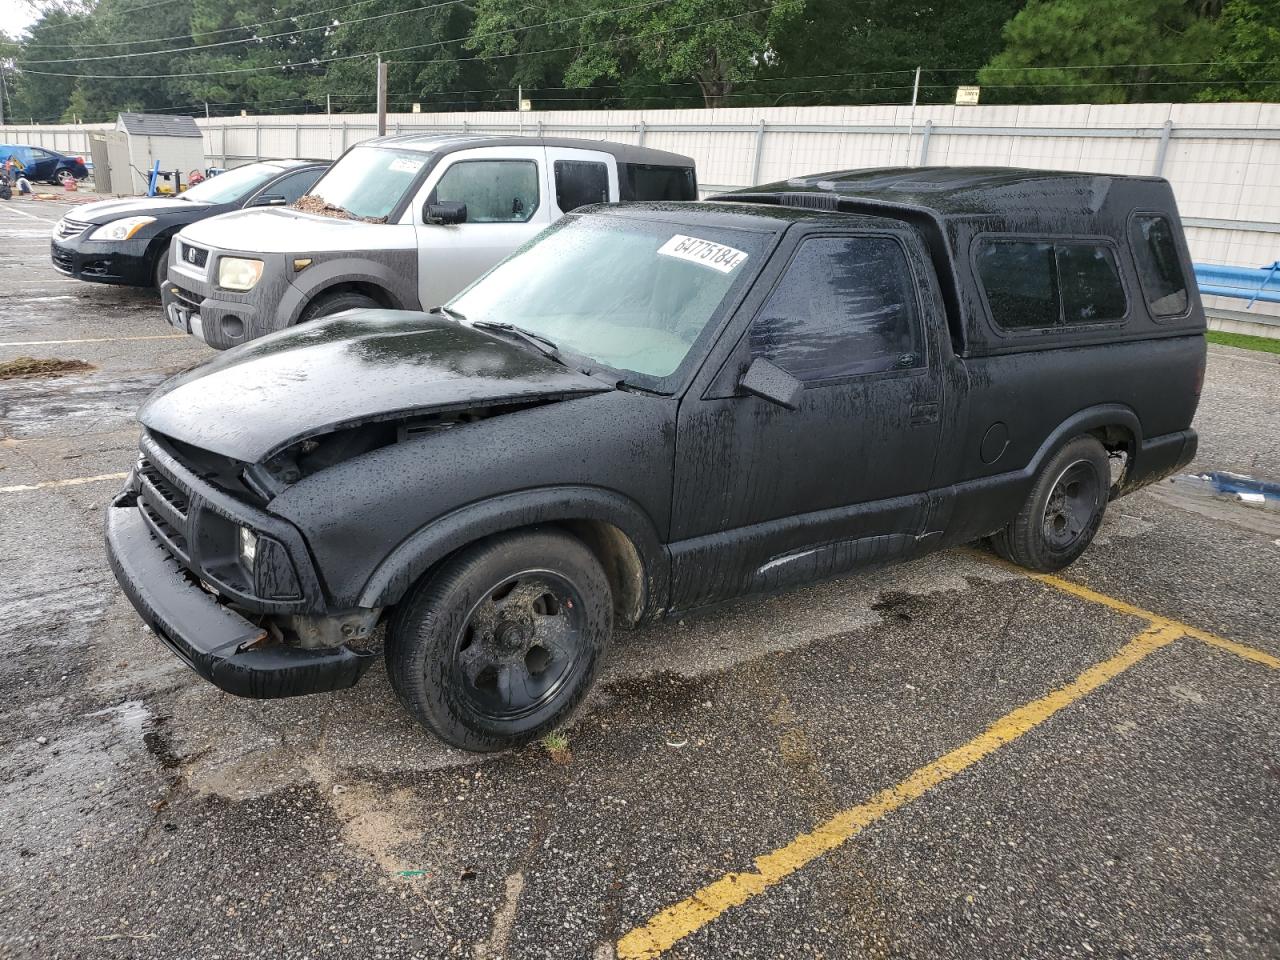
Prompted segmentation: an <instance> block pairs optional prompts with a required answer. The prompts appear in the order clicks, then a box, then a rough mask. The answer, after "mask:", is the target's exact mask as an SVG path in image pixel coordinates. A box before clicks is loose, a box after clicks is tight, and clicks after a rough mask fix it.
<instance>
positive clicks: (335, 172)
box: [307, 147, 431, 220]
mask: <svg viewBox="0 0 1280 960" xmlns="http://www.w3.org/2000/svg"><path fill="white" fill-rule="evenodd" d="M430 159H431V154H429V153H423V152H422V151H421V150H386V149H384V148H382V147H356V148H355V149H354V150H350V151H348V152H347V153H345V154H343V156H342V157H341V158H340V159H339V160H338V162H337V163H335V164H334V165H333V166H332V167H330V168H329V169H328V171H327V172H326V173H325V175H324V176H323V177H321V178H320V179H319V181H317V183H316V185H315V186H314V187H312V188H311V191H310V193H308V194H307V196H309V197H318V198H319V199H320V200H323V201H324V203H325V204H327V205H328V206H330V207H337V208H338V209H340V210H344V211H346V212H347V213H349V214H351V215H352V216H355V217H362V218H364V219H366V220H385V219H387V218H388V217H389V216H391V211H393V210H394V209H395V208H396V206H397V205H398V204H399V203H400V200H401V199H402V198H403V197H404V195H405V194H406V193H407V192H408V191H409V189H410V187H411V186H412V185H413V181H414V180H415V179H416V178H417V176H418V174H419V172H421V170H422V168H423V167H424V166H425V165H426V163H427V161H428V160H430Z"/></svg>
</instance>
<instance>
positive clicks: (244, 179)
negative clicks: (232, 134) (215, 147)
mask: <svg viewBox="0 0 1280 960" xmlns="http://www.w3.org/2000/svg"><path fill="white" fill-rule="evenodd" d="M279 174H280V168H279V167H277V166H276V165H275V164H273V163H251V164H249V165H248V166H245V167H236V168H235V169H234V170H228V171H227V172H226V173H220V174H218V175H217V176H216V177H210V178H209V179H208V180H206V181H204V183H197V184H196V185H195V186H194V187H192V188H191V189H190V190H187V191H185V192H184V193H183V194H182V197H183V199H184V200H198V201H199V202H200V203H230V202H231V201H232V200H239V199H240V198H241V197H243V196H244V195H245V194H248V193H253V191H254V190H257V189H258V188H259V187H260V186H262V185H263V184H264V183H266V182H267V181H268V180H270V179H271V178H272V177H275V176H279Z"/></svg>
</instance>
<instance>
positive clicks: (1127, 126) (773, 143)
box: [0, 103, 1280, 335]
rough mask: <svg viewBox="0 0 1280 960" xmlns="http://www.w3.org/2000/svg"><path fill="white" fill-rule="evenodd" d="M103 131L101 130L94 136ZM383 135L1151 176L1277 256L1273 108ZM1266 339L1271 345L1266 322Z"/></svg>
mask: <svg viewBox="0 0 1280 960" xmlns="http://www.w3.org/2000/svg"><path fill="white" fill-rule="evenodd" d="M762 122H763V128H762V127H761V123H762ZM197 123H198V124H199V125H200V127H201V128H202V129H203V131H204V135H205V137H204V139H205V153H206V155H207V156H208V158H209V162H210V163H212V164H222V165H225V166H236V165H238V164H240V163H245V162H248V161H251V160H253V159H255V158H258V157H289V156H304V157H336V156H337V155H338V154H340V153H341V152H342V151H343V149H345V148H346V147H348V146H350V145H352V144H355V143H358V142H359V141H361V140H364V139H367V138H368V137H371V136H373V134H374V132H375V118H374V117H373V116H372V115H368V114H364V115H359V114H342V115H337V116H334V117H333V118H328V117H326V116H323V115H307V116H264V117H248V118H244V117H226V118H215V119H212V120H203V119H198V120H197ZM1166 125H1168V127H1167V132H1166ZM104 127H105V128H107V129H110V125H99V127H98V128H99V129H101V128H104ZM89 129H93V128H91V127H88V126H78V127H70V126H68V127H46V126H41V127H34V128H33V127H0V142H19V143H24V142H25V143H32V144H38V145H43V146H48V147H50V148H52V149H56V150H62V151H64V152H72V153H83V152H85V151H87V150H88V143H87V139H86V138H85V136H84V132H85V131H86V130H89ZM387 129H388V132H389V133H397V132H403V133H411V132H417V131H423V132H429V131H440V132H444V131H458V132H461V131H463V130H466V131H467V132H472V133H503V134H511V133H526V134H536V133H538V132H539V130H541V131H542V132H545V133H547V134H549V135H555V136H566V137H583V138H586V139H609V140H617V141H621V142H624V143H640V142H643V143H644V144H645V145H646V146H650V147H657V148H659V149H665V150H673V151H675V152H677V153H684V154H688V155H689V156H692V157H693V158H694V159H695V160H696V161H697V163H698V179H699V181H700V182H701V183H702V184H703V186H704V188H705V189H706V190H708V191H718V190H722V189H732V188H735V187H742V186H750V185H751V184H753V183H761V182H767V181H770V180H778V179H782V178H785V177H788V176H794V175H797V174H802V173H813V172H815V171H821V170H838V169H847V168H854V167H875V166H889V165H901V164H906V163H911V164H918V163H921V162H922V161H923V162H927V163H929V164H933V165H952V166H954V165H961V164H979V165H985V166H1028V167H1044V168H1052V169H1059V170H1093V171H1098V172H1103V173H1127V174H1153V173H1159V174H1160V175H1161V176H1164V177H1167V178H1168V179H1169V180H1170V182H1171V183H1172V184H1173V187H1174V191H1175V193H1176V194H1177V197H1178V204H1179V207H1180V209H1181V212H1182V216H1183V219H1184V221H1185V222H1186V225H1187V236H1188V239H1189V241H1190V244H1191V251H1192V255H1193V257H1194V258H1195V259H1196V260H1197V261H1200V262H1206V263H1224V264H1234V265H1237V266H1262V265H1263V264H1270V263H1272V262H1273V261H1275V260H1277V259H1280V104H1273V103H1267V104H1261V103H1240V104H1207V103H1205V104H1200V103H1193V104H1168V103H1152V104H1131V105H1125V104H1121V105H1088V104H1082V105H1074V106H1071V105H1068V106H1020V107H1002V106H978V107H957V106H929V107H921V108H919V109H918V110H916V111H915V114H914V116H913V115H912V112H911V110H910V108H909V107H903V106H859V107H772V108H756V107H740V108H729V109H721V110H582V111H540V112H534V113H525V114H519V113H515V112H508V113H492V112H491V113H444V114H426V113H424V114H412V113H402V114H392V115H390V116H389V117H388V118H387ZM762 129H763V133H762V132H761V131H762ZM926 141H927V151H925V150H924V149H923V148H924V147H925V146H926ZM1207 305H1208V306H1209V307H1210V308H1212V309H1227V310H1239V309H1240V308H1242V307H1243V304H1242V303H1240V302H1239V301H1232V300H1220V299H1218V298H1208V300H1207ZM1249 315H1250V316H1253V317H1257V318H1258V319H1259V320H1261V321H1263V322H1264V323H1267V322H1268V321H1269V322H1270V323H1272V324H1280V305H1272V304H1258V305H1256V306H1255V307H1254V308H1253V309H1252V310H1251V311H1249ZM1264 329H1265V328H1264ZM1275 332H1276V334H1277V335H1280V326H1277V327H1275Z"/></svg>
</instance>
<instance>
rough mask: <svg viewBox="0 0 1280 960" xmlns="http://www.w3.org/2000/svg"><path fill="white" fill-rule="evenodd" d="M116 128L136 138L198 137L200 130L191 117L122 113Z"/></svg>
mask: <svg viewBox="0 0 1280 960" xmlns="http://www.w3.org/2000/svg"><path fill="white" fill-rule="evenodd" d="M118 126H120V127H122V128H123V129H124V132H125V133H127V134H129V135H131V136H138V137H199V136H202V134H201V133H200V128H199V127H197V126H196V121H195V119H194V118H192V117H167V116H161V115H159V114H154V113H122V114H120V119H119V121H118Z"/></svg>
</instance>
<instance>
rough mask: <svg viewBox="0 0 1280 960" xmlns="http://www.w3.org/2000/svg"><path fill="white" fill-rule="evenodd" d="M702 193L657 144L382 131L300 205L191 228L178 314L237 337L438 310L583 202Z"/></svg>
mask: <svg viewBox="0 0 1280 960" xmlns="http://www.w3.org/2000/svg"><path fill="white" fill-rule="evenodd" d="M697 196H698V188H697V179H696V176H695V172H694V164H693V161H692V160H691V159H689V158H688V157H683V156H680V155H679V154H674V153H666V152H663V151H660V150H650V149H647V148H644V147H633V146H627V145H625V144H617V143H608V142H604V141H598V140H566V139H553V138H544V137H536V138H535V137H489V136H457V135H437V136H425V135H410V136H400V137H381V138H378V139H375V140H368V141H366V142H364V143H361V144H359V145H357V146H355V147H352V148H351V149H350V150H348V151H347V152H346V153H344V154H343V155H342V156H341V157H340V158H339V159H338V160H337V162H336V163H334V165H333V166H332V167H331V168H330V169H329V170H328V171H327V172H326V173H325V174H324V176H323V177H321V178H320V180H319V181H318V182H317V183H316V185H315V186H314V187H312V188H311V192H310V193H309V194H307V195H306V196H304V197H303V198H302V199H301V200H299V201H298V202H297V203H296V204H294V205H293V206H292V207H290V208H284V209H282V208H274V209H271V208H261V209H254V210H244V211H241V212H237V213H231V214H227V215H225V216H220V217H214V218H212V219H209V220H205V221H202V222H200V223H197V224H193V225H192V226H190V227H187V228H186V229H184V230H183V231H182V232H181V233H179V234H178V236H177V239H176V240H175V242H174V243H173V244H172V246H171V248H170V254H169V273H168V280H167V282H166V283H165V284H164V287H163V299H164V306H165V314H166V316H167V318H168V320H169V322H170V323H171V324H173V325H174V326H175V327H177V328H178V329H180V330H183V331H185V332H187V333H191V334H194V335H195V336H198V337H200V338H201V339H203V340H204V341H205V342H206V343H208V344H209V345H210V346H212V347H217V348H218V349H226V348H227V347H232V346H235V345H236V344H239V343H244V342H245V341H247V340H252V339H254V338H255V337H260V336H262V335H263V334H266V333H270V332H272V331H274V330H280V329H283V328H284V327H288V326H291V325H293V324H295V323H300V322H303V321H306V320H310V319H313V318H315V317H320V316H325V315H327V314H331V313H337V312H340V311H342V310H350V309H353V308H358V307H391V308H396V309H408V310H417V309H426V308H429V307H432V306H436V305H438V304H442V303H444V302H445V301H446V300H448V299H449V298H450V297H452V296H453V295H454V294H456V293H457V292H458V291H460V290H461V289H462V288H463V287H465V286H466V285H467V284H469V283H471V281H473V280H475V279H476V278H477V277H479V276H480V275H481V274H483V273H484V272H485V271H487V270H488V269H489V268H490V267H492V266H493V265H494V264H496V263H497V262H498V261H499V260H501V259H502V258H503V257H505V256H506V255H507V254H509V253H511V252H512V251H513V250H515V249H516V248H517V247H519V246H520V245H521V244H523V243H524V242H525V241H527V240H530V239H532V238H533V237H534V236H536V235H537V234H538V233H539V232H541V231H542V230H543V228H545V227H547V226H549V225H550V224H552V223H554V222H555V221H556V220H558V219H559V218H560V216H561V215H562V214H565V213H568V212H569V211H570V210H574V209H577V208H578V207H581V206H585V205H587V204H591V203H602V202H609V201H616V200H696V199H697Z"/></svg>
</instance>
